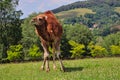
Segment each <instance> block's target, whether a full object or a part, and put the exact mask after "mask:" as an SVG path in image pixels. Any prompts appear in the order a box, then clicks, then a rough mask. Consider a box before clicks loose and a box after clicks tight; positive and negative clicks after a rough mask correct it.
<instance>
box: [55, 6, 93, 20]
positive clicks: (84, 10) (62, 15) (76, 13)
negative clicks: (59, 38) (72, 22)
mask: <svg viewBox="0 0 120 80" xmlns="http://www.w3.org/2000/svg"><path fill="white" fill-rule="evenodd" d="M87 13H91V14H95V12H93V11H92V10H91V9H88V8H76V9H71V10H68V11H61V12H58V13H56V16H57V17H58V18H59V19H60V20H64V19H65V18H71V16H72V17H79V16H84V15H85V14H87Z"/></svg>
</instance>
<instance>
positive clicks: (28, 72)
mask: <svg viewBox="0 0 120 80" xmlns="http://www.w3.org/2000/svg"><path fill="white" fill-rule="evenodd" d="M56 63H57V67H58V69H57V70H56V71H55V70H53V69H52V61H50V69H51V70H50V72H48V73H47V72H45V71H40V66H41V64H42V62H28V63H11V64H1V65H0V80H120V59H119V58H100V59H80V60H64V61H63V63H64V65H65V67H66V72H61V71H60V67H59V64H58V61H57V62H56Z"/></svg>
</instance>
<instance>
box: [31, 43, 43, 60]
mask: <svg viewBox="0 0 120 80" xmlns="http://www.w3.org/2000/svg"><path fill="white" fill-rule="evenodd" d="M41 56H42V53H41V51H40V50H39V47H38V46H37V45H33V46H32V47H31V48H30V49H29V57H30V59H32V60H38V59H40V58H41Z"/></svg>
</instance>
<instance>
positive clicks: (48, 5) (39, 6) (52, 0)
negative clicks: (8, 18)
mask: <svg viewBox="0 0 120 80" xmlns="http://www.w3.org/2000/svg"><path fill="white" fill-rule="evenodd" d="M76 1H83V0H19V5H18V6H17V10H22V12H23V16H21V18H25V17H28V15H30V14H31V13H33V12H37V13H38V12H44V11H47V10H52V9H55V8H58V7H60V6H62V5H67V4H70V3H73V2H76Z"/></svg>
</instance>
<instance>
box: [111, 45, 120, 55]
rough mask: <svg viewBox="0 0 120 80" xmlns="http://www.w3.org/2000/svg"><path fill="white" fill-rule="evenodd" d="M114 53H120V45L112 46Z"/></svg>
mask: <svg viewBox="0 0 120 80" xmlns="http://www.w3.org/2000/svg"><path fill="white" fill-rule="evenodd" d="M110 50H111V53H112V55H120V46H116V45H112V46H110Z"/></svg>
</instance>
